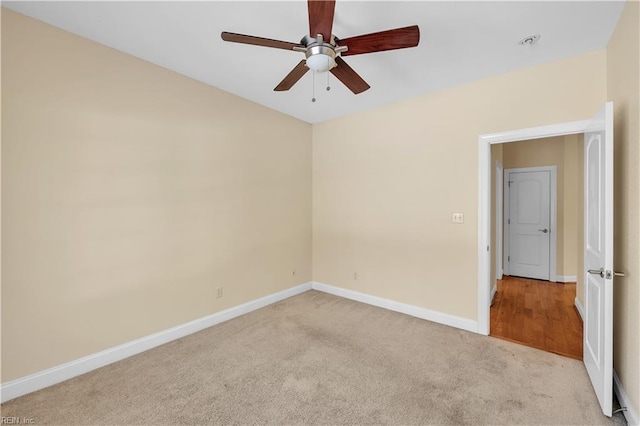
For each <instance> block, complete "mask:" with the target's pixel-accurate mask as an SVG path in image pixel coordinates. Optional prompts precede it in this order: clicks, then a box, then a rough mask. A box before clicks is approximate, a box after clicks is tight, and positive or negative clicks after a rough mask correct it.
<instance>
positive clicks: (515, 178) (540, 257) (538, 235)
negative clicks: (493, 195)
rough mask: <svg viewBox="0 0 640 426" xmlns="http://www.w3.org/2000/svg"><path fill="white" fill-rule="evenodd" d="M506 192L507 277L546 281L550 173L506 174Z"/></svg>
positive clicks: (547, 271) (510, 172)
mask: <svg viewBox="0 0 640 426" xmlns="http://www.w3.org/2000/svg"><path fill="white" fill-rule="evenodd" d="M508 191H509V206H508V207H509V211H508V215H507V226H508V227H509V229H508V232H509V253H508V258H507V261H508V269H509V274H510V275H515V276H519V277H527V278H536V279H543V280H548V279H549V264H550V262H549V253H550V246H549V242H550V239H549V236H550V230H551V227H550V222H551V220H550V218H551V213H550V211H551V208H550V207H551V199H550V172H549V171H521V172H519V171H515V170H514V171H509V172H508ZM545 231H546V232H545Z"/></svg>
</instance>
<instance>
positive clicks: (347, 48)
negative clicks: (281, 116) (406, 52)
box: [221, 0, 420, 94]
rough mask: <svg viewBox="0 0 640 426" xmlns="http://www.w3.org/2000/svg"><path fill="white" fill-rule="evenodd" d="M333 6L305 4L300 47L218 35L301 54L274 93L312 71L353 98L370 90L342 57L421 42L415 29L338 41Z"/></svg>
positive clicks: (326, 1)
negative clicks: (325, 74) (305, 23)
mask: <svg viewBox="0 0 640 426" xmlns="http://www.w3.org/2000/svg"><path fill="white" fill-rule="evenodd" d="M335 5H336V2H335V0H308V1H307V6H308V9H309V35H305V36H304V37H303V38H302V40H301V41H300V43H290V42H287V41H280V40H272V39H269V38H263V37H256V36H250V35H244V34H235V33H229V32H226V31H225V32H223V33H222V34H221V36H222V40H224V41H230V42H233V43H244V44H252V45H255V46H264V47H274V48H276V49H285V50H291V51H295V52H302V53H304V54H305V58H306V59H303V60H302V61H300V63H299V64H298V65H296V66H295V67H294V68H293V70H291V72H290V73H289V74H287V76H286V77H285V78H284V79H283V80H282V81H281V82H280V84H278V85H277V86H276V87H275V89H273V90H275V91H276V92H281V91H285V90H289V89H291V88H292V87H293V85H294V84H296V83H297V82H298V80H300V79H301V78H302V76H303V75H304V74H305V73H306V72H307V71H309V70H310V69H311V70H313V71H316V72H325V71H330V72H331V73H332V74H333V75H334V76H336V78H337V79H338V80H340V81H341V82H342V83H343V84H344V85H345V86H347V87H348V88H349V89H350V90H351V91H352V92H353V93H354V94H358V93H362V92H364V91H365V90H367V89H369V87H370V86H369V85H368V84H367V82H366V81H364V80H363V79H362V77H360V76H359V75H358V73H356V72H355V71H354V70H353V69H352V68H351V67H350V66H349V65H347V63H346V62H345V61H344V60H343V59H342V56H349V55H362V54H364V53H373V52H382V51H385V50H395V49H404V48H407V47H415V46H417V45H418V43H419V42H420V29H419V28H418V26H417V25H413V26H410V27H404V28H396V29H393V30H387V31H380V32H377V33H371V34H364V35H359V36H356V37H349V38H345V39H339V38H338V37H336V36H334V35H333V34H331V29H332V27H333V13H334V10H335Z"/></svg>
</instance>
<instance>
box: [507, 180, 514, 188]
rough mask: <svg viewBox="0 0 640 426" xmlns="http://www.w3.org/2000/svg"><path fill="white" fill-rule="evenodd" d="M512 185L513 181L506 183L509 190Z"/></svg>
mask: <svg viewBox="0 0 640 426" xmlns="http://www.w3.org/2000/svg"><path fill="white" fill-rule="evenodd" d="M512 183H513V181H512V180H510V181H507V184H508V185H509V188H511V184H512Z"/></svg>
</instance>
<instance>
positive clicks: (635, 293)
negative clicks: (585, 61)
mask: <svg viewBox="0 0 640 426" xmlns="http://www.w3.org/2000/svg"><path fill="white" fill-rule="evenodd" d="M607 97H608V99H609V100H611V101H613V102H614V107H615V110H614V117H615V127H614V139H615V142H614V144H615V172H614V173H615V176H614V182H615V183H614V184H615V188H616V190H615V198H614V200H615V205H614V210H615V242H614V266H615V268H616V269H617V270H619V271H624V272H625V273H626V274H627V277H626V278H621V279H616V280H615V284H614V336H613V342H614V343H613V344H614V350H613V357H614V360H613V366H614V368H615V370H616V372H617V374H618V376H619V377H620V380H621V382H622V385H623V387H624V389H625V390H626V391H627V394H628V395H629V397H630V399H631V401H632V403H633V404H634V405H635V407H634V409H635V412H636V413H640V3H638V2H637V1H629V2H627V4H626V6H625V9H624V11H623V14H622V17H621V18H620V21H619V23H618V26H617V27H616V30H615V32H614V34H613V36H612V37H611V40H610V41H609V46H608V47H607Z"/></svg>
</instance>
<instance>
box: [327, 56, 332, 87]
mask: <svg viewBox="0 0 640 426" xmlns="http://www.w3.org/2000/svg"><path fill="white" fill-rule="evenodd" d="M328 65H329V58H327V66H328ZM329 74H330V73H329V72H327V92H328V91H329V90H331V86H329Z"/></svg>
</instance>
